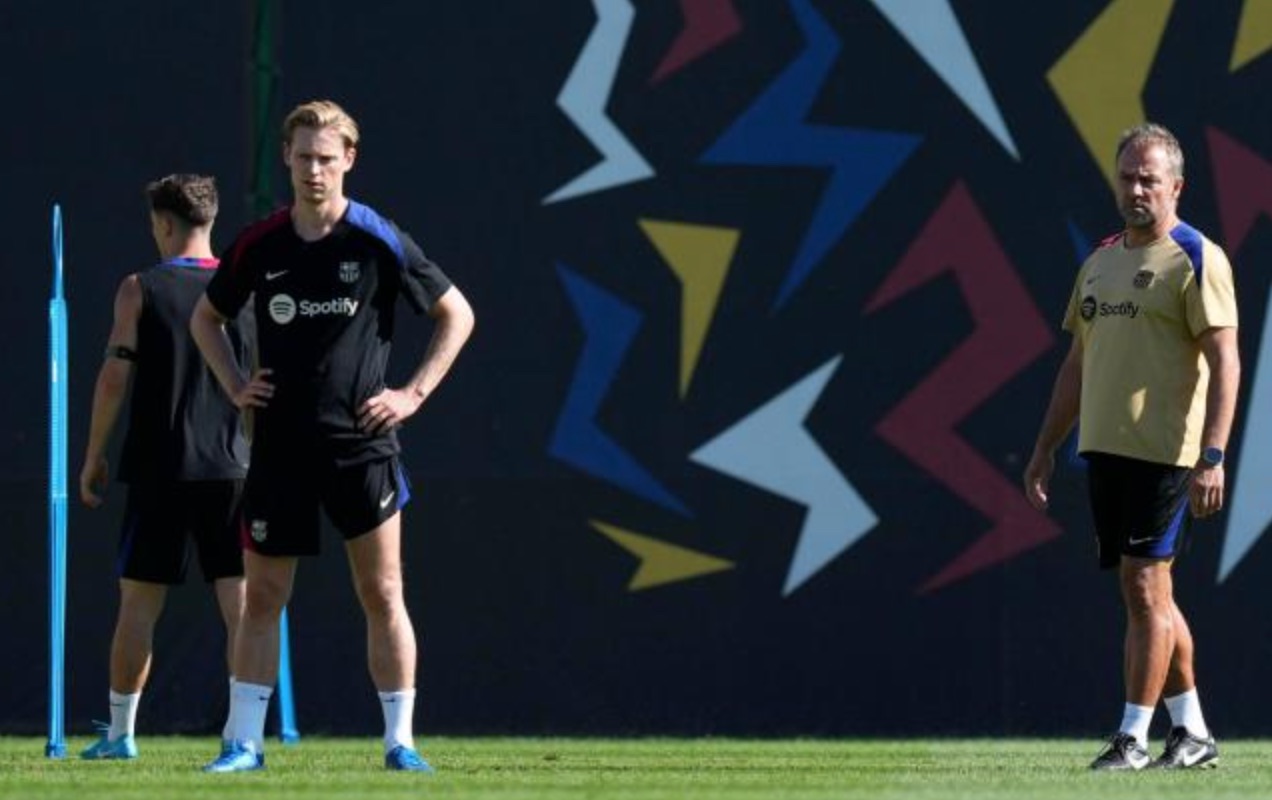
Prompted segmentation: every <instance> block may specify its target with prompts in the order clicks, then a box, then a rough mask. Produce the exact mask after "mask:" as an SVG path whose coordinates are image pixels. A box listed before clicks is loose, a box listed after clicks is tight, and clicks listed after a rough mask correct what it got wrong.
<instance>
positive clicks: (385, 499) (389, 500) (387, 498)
mask: <svg viewBox="0 0 1272 800" xmlns="http://www.w3.org/2000/svg"><path fill="white" fill-rule="evenodd" d="M395 494H397V492H389V493H388V494H386V495H385V496H384V497H383V498H382V499H381V500H380V508H388V507H389V503H392V502H393V495H395Z"/></svg>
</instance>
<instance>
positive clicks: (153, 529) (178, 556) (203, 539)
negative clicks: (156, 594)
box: [116, 480, 243, 585]
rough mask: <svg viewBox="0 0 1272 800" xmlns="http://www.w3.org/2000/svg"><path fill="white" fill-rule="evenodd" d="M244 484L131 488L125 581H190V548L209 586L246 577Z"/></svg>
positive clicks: (123, 546)
mask: <svg viewBox="0 0 1272 800" xmlns="http://www.w3.org/2000/svg"><path fill="white" fill-rule="evenodd" d="M242 496H243V481H242V480H210V481H165V482H161V483H158V482H146V483H139V484H134V485H131V486H129V487H128V502H127V505H126V507H125V509H124V524H123V528H122V530H121V531H120V535H119V556H118V562H117V564H116V571H117V573H118V574H119V577H121V578H129V579H132V580H137V581H145V582H147V583H162V584H168V585H176V584H180V583H183V582H185V575H186V567H187V565H188V564H189V561H190V555H189V547H188V545H189V543H190V542H191V541H193V543H194V547H195V550H197V551H198V553H199V569H200V570H201V571H202V572H203V578H204V580H206V581H209V582H211V581H214V580H217V579H218V578H235V577H239V576H241V575H242V574H243V551H242V546H241V544H240V543H239V528H238V512H239V502H240V501H241V499H242Z"/></svg>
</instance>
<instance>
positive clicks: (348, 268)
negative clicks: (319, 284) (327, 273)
mask: <svg viewBox="0 0 1272 800" xmlns="http://www.w3.org/2000/svg"><path fill="white" fill-rule="evenodd" d="M361 277H362V265H361V264H359V263H358V262H357V261H341V262H340V280H342V281H344V282H345V283H357V282H358V278H361Z"/></svg>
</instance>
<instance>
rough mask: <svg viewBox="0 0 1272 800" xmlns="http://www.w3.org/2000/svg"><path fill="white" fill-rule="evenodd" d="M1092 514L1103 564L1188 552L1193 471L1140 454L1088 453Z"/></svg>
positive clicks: (1108, 564)
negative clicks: (1137, 457) (1128, 456)
mask: <svg viewBox="0 0 1272 800" xmlns="http://www.w3.org/2000/svg"><path fill="white" fill-rule="evenodd" d="M1083 455H1084V456H1085V457H1086V459H1087V462H1088V464H1089V466H1090V469H1089V470H1088V471H1087V476H1088V485H1089V488H1090V493H1091V512H1092V514H1093V515H1094V517H1095V535H1096V540H1097V542H1098V544H1099V548H1100V568H1101V569H1111V568H1113V567H1116V566H1117V565H1118V564H1119V563H1120V562H1121V560H1122V556H1124V555H1125V556H1133V557H1136V558H1175V557H1176V556H1178V555H1179V553H1180V552H1181V551H1182V550H1183V547H1184V543H1185V540H1186V538H1187V535H1188V530H1189V527H1190V525H1191V522H1192V515H1191V514H1189V513H1188V484H1189V481H1190V479H1191V478H1192V469H1190V468H1188V467H1180V466H1175V465H1173V464H1155V463H1153V462H1151V461H1141V460H1139V459H1136V458H1126V457H1124V456H1115V455H1109V454H1108V453H1084V454H1083Z"/></svg>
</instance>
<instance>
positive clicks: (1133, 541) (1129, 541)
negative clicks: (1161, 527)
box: [1126, 536, 1157, 545]
mask: <svg viewBox="0 0 1272 800" xmlns="http://www.w3.org/2000/svg"><path fill="white" fill-rule="evenodd" d="M1156 538H1157V537H1156V536H1145V537H1143V538H1140V539H1127V540H1126V543H1127V544H1130V545H1136V544H1144V543H1145V542H1151V541H1153V540H1154V539H1156Z"/></svg>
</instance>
